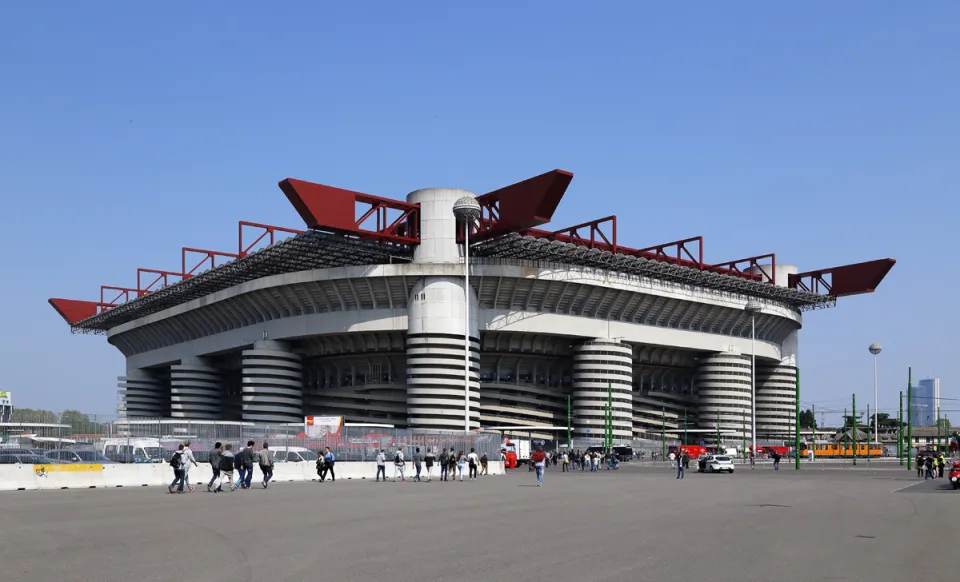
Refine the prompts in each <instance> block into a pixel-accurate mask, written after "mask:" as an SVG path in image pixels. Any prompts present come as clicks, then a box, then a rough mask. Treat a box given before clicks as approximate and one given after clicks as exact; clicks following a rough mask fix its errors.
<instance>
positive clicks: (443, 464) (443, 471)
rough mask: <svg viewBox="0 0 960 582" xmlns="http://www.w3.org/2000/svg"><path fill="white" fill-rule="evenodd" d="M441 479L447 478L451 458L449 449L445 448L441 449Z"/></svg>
mask: <svg viewBox="0 0 960 582" xmlns="http://www.w3.org/2000/svg"><path fill="white" fill-rule="evenodd" d="M439 460H440V480H441V481H446V480H447V466H448V462H449V460H450V455H449V454H448V453H447V449H446V448H443V449H441V450H440V459H439Z"/></svg>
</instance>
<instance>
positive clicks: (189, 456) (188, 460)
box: [180, 441, 200, 493]
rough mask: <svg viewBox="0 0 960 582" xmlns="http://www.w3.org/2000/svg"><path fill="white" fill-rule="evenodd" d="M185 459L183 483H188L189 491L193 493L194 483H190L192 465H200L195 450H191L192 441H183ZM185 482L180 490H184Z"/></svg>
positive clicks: (182, 457)
mask: <svg viewBox="0 0 960 582" xmlns="http://www.w3.org/2000/svg"><path fill="white" fill-rule="evenodd" d="M181 459H182V460H183V484H186V486H187V491H189V492H190V493H193V485H191V484H190V465H193V466H194V467H199V466H200V465H198V464H197V459H195V458H194V456H193V451H191V450H190V441H186V442H185V443H183V453H182V455H181ZM183 484H181V486H180V491H183Z"/></svg>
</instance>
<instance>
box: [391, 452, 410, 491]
mask: <svg viewBox="0 0 960 582" xmlns="http://www.w3.org/2000/svg"><path fill="white" fill-rule="evenodd" d="M404 468H406V463H405V461H404V460H403V449H402V448H398V449H397V452H396V453H394V454H393V482H394V483H396V482H397V477H398V476H399V477H400V481H401V482H403V483H406V481H407V478H406V477H405V476H404V474H403V470H404Z"/></svg>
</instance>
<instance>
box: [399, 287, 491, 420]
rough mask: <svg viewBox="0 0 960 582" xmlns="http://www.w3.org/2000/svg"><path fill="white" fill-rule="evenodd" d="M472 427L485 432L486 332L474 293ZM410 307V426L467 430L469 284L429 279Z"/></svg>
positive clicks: (470, 388) (408, 351) (471, 340)
mask: <svg viewBox="0 0 960 582" xmlns="http://www.w3.org/2000/svg"><path fill="white" fill-rule="evenodd" d="M470 299H471V304H472V305H471V308H470V386H469V397H468V399H469V410H470V428H471V429H474V428H479V427H480V332H479V330H478V324H477V317H476V313H477V297H476V294H474V293H473V291H472V290H471V292H470ZM408 305H409V307H408V313H409V316H408V331H407V425H408V426H409V427H410V428H413V429H432V430H459V431H462V430H463V429H464V412H465V408H466V402H465V399H464V356H465V353H464V337H463V336H464V334H463V317H464V302H463V279H457V278H454V277H426V278H424V279H422V280H421V281H420V282H418V283H417V285H416V286H415V287H414V288H413V292H412V293H411V296H410V301H409V304H408Z"/></svg>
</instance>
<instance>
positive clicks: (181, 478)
mask: <svg viewBox="0 0 960 582" xmlns="http://www.w3.org/2000/svg"><path fill="white" fill-rule="evenodd" d="M335 464H336V457H335V456H334V454H333V453H332V452H331V451H330V449H329V448H327V449H325V450H324V454H323V455H322V456H320V458H319V460H318V461H317V475H318V476H319V477H320V481H321V482H322V481H325V480H326V477H327V475H328V474H329V476H330V478H331V480H333V481H336V476H335V474H334V465H335ZM198 466H200V465H199V463H197V460H196V457H194V455H193V451H191V450H190V441H186V442H184V443H183V444H182V445H179V446H178V447H177V450H176V451H175V452H174V453H173V455H171V457H170V467H171V468H172V469H173V482H172V483H170V485H169V487H168V488H167V489H168V491H170V493H183V492H184V490H185V489H186V491H187V492H192V491H193V490H194V487H193V486H192V485H191V484H190V468H191V467H198ZM273 466H274V457H273V451H271V450H270V445H269V444H268V443H263V445H261V447H260V449H257V448H256V443H255V442H254V441H247V446H245V447H243V448H241V449H240V450H239V451H236V452H234V450H233V445H232V444H230V443H227V444H225V445H224V444H223V443H220V442H218V443H216V444H215V445H214V447H213V450H212V451H210V469H211V471H212V473H213V476H212V477H211V478H210V482H209V483H207V491H210V492H213V493H222V492H223V491H236V490H237V489H250V488H251V486H252V483H253V474H254V467H259V468H260V474H261V479H260V485H261V486H262V487H263V488H264V489H266V488H267V487H269V486H270V480H271V479H273ZM234 474H236V475H237V480H236V481H234Z"/></svg>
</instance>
